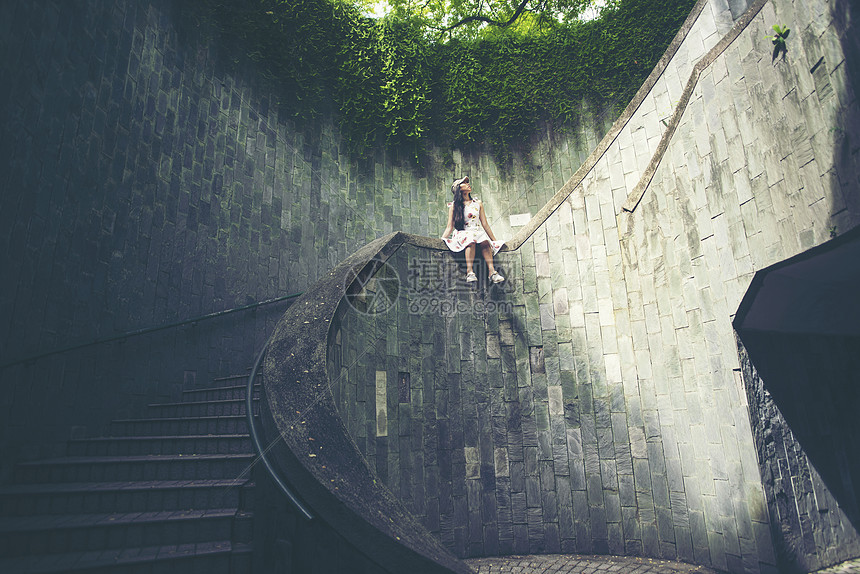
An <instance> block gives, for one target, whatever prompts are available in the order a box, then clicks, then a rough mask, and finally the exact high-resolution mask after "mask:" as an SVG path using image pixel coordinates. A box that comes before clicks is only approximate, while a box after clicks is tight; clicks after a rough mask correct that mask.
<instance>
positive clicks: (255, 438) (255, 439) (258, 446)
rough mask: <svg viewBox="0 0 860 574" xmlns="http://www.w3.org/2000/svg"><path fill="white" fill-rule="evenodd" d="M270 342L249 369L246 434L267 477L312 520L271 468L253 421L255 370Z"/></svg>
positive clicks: (264, 346) (273, 468)
mask: <svg viewBox="0 0 860 574" xmlns="http://www.w3.org/2000/svg"><path fill="white" fill-rule="evenodd" d="M270 342H271V339H269V340H268V341H266V344H265V345H263V349H262V350H261V351H260V354H259V355H257V360H256V361H254V367H253V368H252V369H251V374H250V376H248V389H247V391H246V393H245V416H246V417H248V434H249V435H251V443H252V444H253V445H254V450H255V451H256V453H257V460H259V461H260V462H262V463H263V466H264V467H265V468H266V470H267V471H268V472H269V476H270V477H271V478H272V480H274V481H275V484H277V485H278V488H280V489H281V492H283V493H284V494H285V495H286V497H287V499H288V500H289V501H290V503H291V504H292V505H293V506H294V507H295V509H296V510H298V511H299V514H301V515H302V516H303V517H304V518H305V520H312V519H313V517H314V516H313V514H311V511H310V510H308V509H307V507H306V506H305V505H304V504H302V502H301V501H300V500H299V498H298V497H297V496H296V495H295V494H294V493H293V491H292V490H290V487H289V486H287V484H286V482H285V481H284V480H283V479H282V478H281V476H280V474H279V473H278V471H277V470H276V469H275V467H274V466H272V463H271V462H269V459H268V457H267V456H266V450H268V449H267V448H265V447H263V443H262V442H261V441H260V435H259V433H258V432H257V426H256V422H255V421H254V410H253V408H254V378H255V377H256V376H257V370H258V369H259V368H260V364H261V363H262V362H263V357H264V356H265V355H266V351H268V350H269V343H270Z"/></svg>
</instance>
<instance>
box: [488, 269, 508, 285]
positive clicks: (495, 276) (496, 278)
mask: <svg viewBox="0 0 860 574" xmlns="http://www.w3.org/2000/svg"><path fill="white" fill-rule="evenodd" d="M504 280H505V278H504V277H502V275H501V274H500V273H499V272H498V271H496V272H495V273H493V274H492V275H490V281H492V282H493V283H501V282H502V281H504Z"/></svg>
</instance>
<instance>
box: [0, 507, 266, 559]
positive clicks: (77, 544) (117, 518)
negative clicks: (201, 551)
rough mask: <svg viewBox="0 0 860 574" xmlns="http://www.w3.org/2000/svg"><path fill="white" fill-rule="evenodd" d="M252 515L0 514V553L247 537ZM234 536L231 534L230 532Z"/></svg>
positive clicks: (192, 512)
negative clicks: (6, 515) (19, 515)
mask: <svg viewBox="0 0 860 574" xmlns="http://www.w3.org/2000/svg"><path fill="white" fill-rule="evenodd" d="M251 519H252V517H251V515H250V514H247V513H238V512H237V511H236V509H235V508H232V509H231V508H216V509H205V510H173V511H170V510H166V511H165V510H162V511H153V512H128V513H110V514H65V515H39V516H28V517H14V518H2V519H0V556H4V557H12V556H25V555H28V554H34V555H37V554H62V553H67V552H83V551H91V550H109V549H113V548H129V547H141V546H162V545H169V544H196V543H201V542H207V541H211V540H227V539H232V540H234V541H237V542H244V543H249V542H250V541H251V530H252V529H251ZM234 533H235V534H236V535H237V536H233V534H234Z"/></svg>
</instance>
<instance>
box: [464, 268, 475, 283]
mask: <svg viewBox="0 0 860 574" xmlns="http://www.w3.org/2000/svg"><path fill="white" fill-rule="evenodd" d="M477 280H478V276H477V275H475V272H474V271H469V272H468V273H467V274H466V283H474V282H475V281H477Z"/></svg>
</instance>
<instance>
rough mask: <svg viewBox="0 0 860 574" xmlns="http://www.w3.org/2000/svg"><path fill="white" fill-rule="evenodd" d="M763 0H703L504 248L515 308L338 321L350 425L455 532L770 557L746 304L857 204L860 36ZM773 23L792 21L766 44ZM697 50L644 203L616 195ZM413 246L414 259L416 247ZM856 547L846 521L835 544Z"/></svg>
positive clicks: (423, 508) (833, 8)
mask: <svg viewBox="0 0 860 574" xmlns="http://www.w3.org/2000/svg"><path fill="white" fill-rule="evenodd" d="M755 8H756V9H759V8H760V12H757V13H756V14H755V16H754V17H753V18H752V21H751V22H750V24H749V26H748V27H747V28H745V29H743V30H742V31H741V32H740V34H739V35H738V36H737V37H736V38H735V39H733V40H732V39H730V40H727V41H725V42H724V43H722V44H720V41H721V40H722V39H723V38H724V37H725V36H726V35H727V34H728V33H729V32H730V30H731V28H732V26H733V17H732V16H733V14H732V9H731V7H730V6H729V5H728V4H727V3H724V2H720V1H718V0H715V1H713V2H709V3H708V4H707V5H706V6H705V7H704V9H703V11H702V13H701V15H700V16H699V18H698V20H697V21H696V23H695V25H694V26H693V28H692V29H691V30H690V32H689V34H688V35H687V37H686V39H685V40H684V43H683V44H682V45H681V47H680V48H679V50H678V52H677V53H676V55H675V56H674V58H673V59H672V61H671V62H670V63H669V64H668V66H667V68H666V70H665V71H664V72H663V73H662V75H661V76H660V78H659V79H658V80H657V82H656V84H655V86H654V88H653V89H652V90H651V92H650V94H649V95H648V97H646V98H645V100H644V101H643V103H642V105H640V106H639V108H638V109H637V110H636V111H635V113H634V114H633V116H632V117H631V118H630V121H629V122H628V123H627V124H626V126H625V127H624V128H623V129H622V130H621V132H620V133H619V135H618V136H617V137H616V138H615V140H614V141H613V142H612V143H611V145H610V146H609V149H608V150H607V152H606V153H605V154H603V155H602V157H601V158H600V159H599V160H598V161H597V163H596V164H595V166H594V168H593V169H592V170H591V171H590V172H589V174H588V175H587V176H586V177H585V180H584V181H583V182H582V185H581V186H579V187H577V189H576V190H575V191H574V192H573V193H572V194H571V195H570V196H569V197H568V198H567V200H566V201H564V202H563V203H562V204H561V205H560V207H559V208H558V209H557V210H556V211H555V213H553V214H552V215H551V216H550V218H549V219H548V220H547V221H546V222H545V223H544V224H543V225H542V226H541V227H540V228H539V229H538V230H537V232H536V233H535V234H534V235H533V236H532V237H531V238H530V239H529V240H528V241H527V242H526V243H524V244H523V245H522V247H521V248H520V249H519V250H518V251H517V252H514V253H510V254H500V256H499V257H498V260H499V263H500V265H502V266H503V268H504V269H506V270H507V272H508V273H507V275H508V277H509V281H508V283H507V284H506V288H505V291H504V292H503V293H502V294H500V295H499V296H500V297H501V299H500V300H501V301H502V302H506V303H510V304H511V305H512V307H511V309H512V310H511V311H503V312H501V313H490V314H488V315H485V316H476V315H475V314H473V313H469V312H468V311H467V312H466V313H460V314H457V315H455V316H454V317H452V318H444V317H439V316H438V315H437V316H433V315H432V313H431V315H430V316H427V317H421V318H420V319H419V318H416V317H414V316H412V314H410V312H409V311H408V309H406V310H404V309H402V308H399V307H398V308H397V309H396V310H393V311H391V312H390V315H389V318H388V319H385V318H384V317H373V318H367V317H352V318H350V317H347V318H346V319H345V322H344V323H343V324H342V325H341V328H342V330H341V333H340V339H339V341H338V343H337V344H336V345H334V347H333V348H332V359H333V361H335V362H337V363H338V367H339V369H340V371H339V373H338V372H334V373H333V380H334V381H335V382H336V384H335V387H336V388H337V387H339V390H338V392H339V393H341V395H340V400H341V403H340V404H342V405H343V406H342V410H343V413H344V417H345V419H346V420H347V422H348V424H349V426H350V430H351V432H352V433H353V435H354V436H355V437H357V438H356V440H357V442H358V444H359V446H360V447H361V448H362V449H363V451H364V452H365V453H366V454H367V456H368V459H369V460H370V461H371V463H372V464H373V465H375V468H377V470H378V472H379V473H380V476H381V477H383V479H384V480H386V481H387V484H389V486H390V487H391V488H392V489H394V490H395V492H399V493H400V494H401V497H403V499H404V501H406V503H407V504H410V505H412V508H413V510H414V511H415V512H416V513H417V514H418V515H419V516H421V517H422V518H423V519H424V520H425V524H427V526H428V527H429V528H430V529H431V530H433V531H434V532H437V533H438V534H439V535H440V536H441V537H442V539H443V541H445V543H446V544H448V545H449V547H450V548H451V549H452V551H454V552H455V553H458V554H459V555H461V556H469V555H471V556H474V555H480V554H482V553H483V554H492V553H496V552H498V553H504V552H510V551H514V552H551V551H557V550H559V549H560V550H562V551H578V552H613V553H625V554H631V555H647V556H654V557H664V558H673V559H674V558H679V559H681V560H686V561H690V562H695V563H701V564H706V565H710V566H713V567H716V568H719V569H722V570H727V571H729V572H775V571H776V566H777V562H776V555H775V552H774V546H773V538H772V533H771V531H772V528H774V529H778V528H779V527H780V526H779V525H778V524H773V523H772V522H771V518H770V513H769V508H768V503H767V500H768V496H769V495H770V494H771V492H767V496H766V492H765V488H769V485H767V484H764V485H763V481H762V474H761V472H760V471H761V470H763V469H760V467H759V464H758V461H757V458H756V443H755V441H754V438H753V437H754V434H753V429H752V428H751V426H750V413H749V411H748V406H747V399H746V393H745V388H744V384H743V381H742V377H741V372H740V364H739V360H738V353H737V348H736V344H735V336H734V330H733V328H732V324H731V319H732V317H733V315H734V313H735V311H736V309H737V307H738V304H739V302H740V299H741V297H742V296H743V294H744V292H745V291H746V289H747V287H748V285H749V283H750V280H751V279H752V276H753V274H754V273H755V271H756V270H758V269H762V268H763V267H766V266H768V265H770V264H772V263H774V262H777V261H780V260H782V259H784V258H787V257H789V256H791V255H794V254H796V253H798V252H800V251H802V250H804V249H806V248H809V247H812V246H814V245H817V244H820V243H822V242H824V241H826V240H827V239H828V238H829V237H830V236H831V233H840V232H844V231H846V230H849V229H852V228H853V227H855V226H856V225H857V224H858V223H860V191H858V176H860V164H858V148H857V144H856V142H855V140H854V138H853V136H851V135H850V134H854V133H860V125H858V121H860V114H858V111H860V110H858V101H857V98H856V91H855V86H856V85H857V80H858V78H857V77H856V75H854V70H856V69H857V62H858V50H857V46H856V40H855V39H854V38H855V37H856V35H852V31H851V30H850V29H848V28H847V26H848V25H849V22H851V19H850V17H847V16H846V14H847V11H848V6H847V4H846V3H843V2H835V3H826V2H820V3H808V2H791V1H776V2H769V3H765V4H764V5H763V7H762V6H761V5H760V4H759V5H757V6H755ZM777 23H778V24H783V25H785V24H787V25H788V26H789V27H791V28H792V35H791V37H790V39H789V43H788V53H787V55H786V58H785V59H784V60H780V61H776V62H772V60H771V55H772V45H771V43H770V42H769V41H768V40H767V39H766V38H765V36H766V35H768V33H769V32H770V33H771V34H772V30H771V26H772V25H773V24H777ZM702 59H704V60H703V61H704V62H705V63H706V64H707V65H706V66H704V67H703V68H702V69H701V75H700V76H699V78H698V81H697V82H696V83H695V87H694V89H693V91H692V94H691V97H690V100H689V103H688V104H687V105H686V107H685V109H684V113H683V115H682V116H681V118H680V123H679V125H678V127H677V130H676V131H675V133H674V136H673V137H672V139H671V140H670V141H669V142H668V146H667V148H666V152H665V155H663V156H662V160H661V161H660V163H659V165H658V166H657V169H656V171H655V173H654V175H653V178H652V179H650V180H649V182H648V185H647V187H646V188H645V193H644V195H643V198H642V201H641V203H639V205H638V207H637V208H636V209H635V210H634V211H633V212H632V213H628V212H624V211H623V210H622V206H623V205H624V204H625V202H627V198H628V195H629V194H631V192H632V191H633V189H634V187H635V186H636V185H637V183H638V182H639V181H640V179H641V178H642V176H643V174H644V173H645V172H646V165H647V164H648V162H649V161H650V160H651V158H652V157H653V156H654V154H655V153H656V152H658V151H659V146H660V141H661V137H662V134H663V133H664V130H665V129H666V123H664V120H666V121H668V120H669V119H670V116H671V113H672V111H673V106H674V105H676V104H677V102H679V101H680V100H681V99H682V96H683V91H684V86H685V84H686V82H687V80H688V78H689V77H690V74H691V72H692V70H693V66H694V65H695V64H696V63H697V62H698V61H699V60H702ZM473 173H474V172H473ZM401 251H402V249H401ZM399 256H400V257H402V258H403V261H400V262H399V263H397V264H398V265H401V266H406V267H407V268H408V264H409V262H410V261H411V260H412V259H416V258H420V257H419V254H417V253H412V252H408V251H407V252H406V253H405V254H402V255H401V254H399ZM442 265H443V267H444V266H445V265H449V266H450V265H453V263H451V262H450V261H449V262H448V263H443V264H442ZM482 293H484V294H483V295H481V294H482ZM488 293H494V291H493V290H490V291H489V292H488ZM497 294H498V293H497ZM482 296H483V297H487V296H488V295H487V294H486V292H484V291H478V294H477V295H475V296H468V295H467V296H464V300H465V301H467V303H468V304H469V305H471V306H472V307H469V308H470V309H471V308H474V306H475V305H477V304H478V302H479V301H480V298H481V297H482ZM415 297H416V295H413V296H412V298H411V299H405V300H404V301H403V302H401V303H399V305H405V304H407V303H411V302H414V301H415V300H416V299H415ZM406 306H407V307H408V305H406ZM359 333H361V335H359ZM366 333H372V334H373V337H370V339H372V341H369V340H368V337H366V335H365V334H366ZM379 373H383V374H384V375H380V374H379ZM401 373H403V374H408V375H409V378H410V379H409V380H410V384H411V385H412V386H411V389H412V394H411V396H409V397H408V398H407V397H406V396H403V397H401V395H400V384H401V383H400V381H401V379H402V378H403V377H402V376H401ZM380 389H381V390H380ZM416 389H417V390H418V391H419V392H415V391H416ZM401 398H402V399H407V400H401ZM382 406H384V409H382ZM771 420H775V419H773V417H771ZM380 421H384V424H383V423H382V422H380ZM380 425H382V426H380ZM383 428H384V429H385V436H380V433H381V431H382V429H383ZM783 430H784V431H785V432H789V431H788V430H787V429H783ZM843 525H844V524H843ZM847 526H850V524H849V525H847ZM835 527H838V526H835ZM850 538H851V537H850V536H848V537H847V538H845V539H844V540H847V539H850ZM824 544H825V546H827V543H824ZM837 549H838V551H837ZM851 552H852V550H851V547H843V548H838V546H834V545H833V544H830V546H827V548H826V549H823V548H822V550H821V556H826V557H827V558H826V559H825V560H822V561H821V562H820V563H824V562H829V561H832V560H837V559H844V558H846V557H848V556H847V554H850V553H851Z"/></svg>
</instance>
